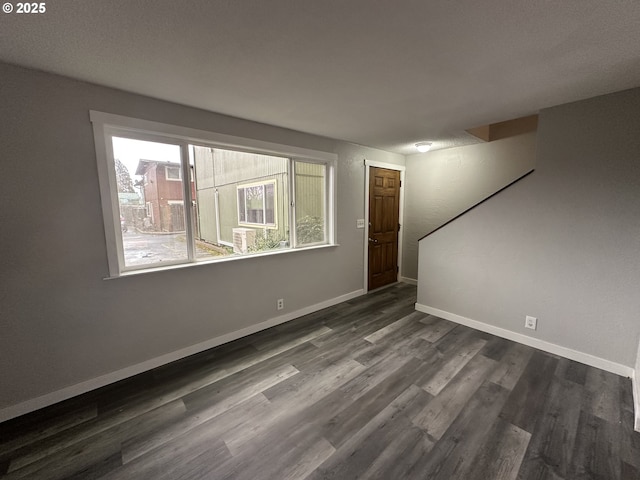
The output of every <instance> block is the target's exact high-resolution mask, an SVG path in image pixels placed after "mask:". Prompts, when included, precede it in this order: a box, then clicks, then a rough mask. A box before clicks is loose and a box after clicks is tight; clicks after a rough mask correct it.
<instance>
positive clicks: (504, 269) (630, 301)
mask: <svg viewBox="0 0 640 480" xmlns="http://www.w3.org/2000/svg"><path fill="white" fill-rule="evenodd" d="M638 132H640V89H634V90H629V91H625V92H619V93H615V94H611V95H607V96H602V97H597V98H593V99H589V100H585V101H582V102H577V103H572V104H567V105H562V106H558V107H554V108H550V109H547V110H544V111H542V112H541V114H540V123H539V126H538V134H537V137H538V138H537V158H536V170H535V171H534V172H533V173H532V174H531V175H529V176H527V177H526V178H524V179H523V180H521V181H520V182H518V183H516V184H515V185H513V186H512V187H510V188H508V189H506V190H504V191H503V192H501V193H500V194H498V195H496V196H494V197H492V198H490V199H489V200H487V201H486V202H485V203H483V204H481V205H479V206H478V207H477V208H475V209H473V210H471V211H470V212H469V213H467V214H466V215H463V216H462V217H460V218H458V219H457V220H455V221H453V222H452V223H450V224H449V225H447V226H446V227H445V228H443V229H441V230H438V231H437V232H435V233H434V234H433V235H430V236H428V237H426V238H425V239H423V240H422V241H421V242H420V262H419V276H418V279H419V284H418V303H419V304H421V305H424V306H429V307H433V308H437V309H439V310H442V311H445V312H450V313H452V314H455V315H458V316H460V317H464V318H468V319H472V320H474V321H478V322H482V323H484V324H488V325H491V326H493V327H497V328H501V329H504V330H508V331H512V332H517V333H519V334H523V335H529V336H530V337H533V338H535V339H539V340H541V341H544V342H548V343H552V344H556V345H558V346H561V347H564V348H566V349H572V350H575V351H577V352H582V353H585V354H588V355H591V356H594V357H598V358H601V359H604V360H607V361H608V362H614V363H617V364H619V365H622V366H625V367H626V368H627V369H628V368H633V367H634V364H635V361H636V351H637V348H638V340H639V338H640V323H639V322H638V320H637V315H638V310H639V309H640V296H638V291H640V255H638V239H639V238H640V215H638V212H639V211H640V162H638V159H639V158H640V135H638ZM525 315H532V316H535V317H538V328H537V330H536V331H531V330H525V329H524V319H525Z"/></svg>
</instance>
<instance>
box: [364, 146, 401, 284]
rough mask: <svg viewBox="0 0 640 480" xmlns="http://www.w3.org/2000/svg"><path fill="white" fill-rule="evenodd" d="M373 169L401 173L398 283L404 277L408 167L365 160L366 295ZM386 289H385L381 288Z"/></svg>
mask: <svg viewBox="0 0 640 480" xmlns="http://www.w3.org/2000/svg"><path fill="white" fill-rule="evenodd" d="M371 167H378V168H386V169H387V170H397V171H399V172H400V206H399V208H398V210H399V212H398V221H399V222H400V230H398V260H397V261H398V267H399V269H398V275H397V278H396V281H399V280H400V279H401V278H403V277H402V262H401V260H402V237H403V234H404V186H405V183H404V173H405V170H406V167H405V166H404V165H396V164H395V163H386V162H378V161H376V160H367V159H365V160H364V172H365V174H364V282H363V283H364V293H367V292H368V291H369V177H370V171H371ZM380 288H384V287H380Z"/></svg>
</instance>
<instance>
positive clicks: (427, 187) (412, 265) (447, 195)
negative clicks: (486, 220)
mask: <svg viewBox="0 0 640 480" xmlns="http://www.w3.org/2000/svg"><path fill="white" fill-rule="evenodd" d="M535 140H536V134H535V133H527V134H522V135H518V136H515V137H511V138H507V139H503V140H496V141H494V142H490V143H479V144H476V145H468V146H464V147H457V148H449V149H446V150H436V151H434V152H427V153H422V154H417V155H411V156H409V157H407V165H406V167H407V170H406V177H405V184H406V191H405V210H404V226H405V231H404V235H405V236H404V239H403V253H402V257H403V258H402V272H401V273H402V275H403V276H404V277H408V278H413V279H415V278H417V275H418V240H419V239H420V238H422V237H423V236H424V235H426V234H427V233H429V232H431V231H433V230H435V229H436V228H437V227H439V226H441V225H443V224H444V223H446V222H447V221H449V220H451V219H452V218H454V217H455V216H456V215H459V214H460V213H462V212H464V211H465V210H466V209H468V208H469V207H471V206H473V205H475V204H477V203H478V202H479V201H481V200H484V199H485V198H487V197H488V196H490V195H492V194H493V193H495V192H497V191H498V190H500V189H501V188H503V187H504V186H505V185H508V184H509V183H511V182H513V181H514V180H515V179H517V178H519V177H520V176H522V175H523V174H525V173H526V172H528V171H530V170H531V169H532V168H533V167H534V163H535Z"/></svg>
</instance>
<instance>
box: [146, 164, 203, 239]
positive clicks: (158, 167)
mask: <svg viewBox="0 0 640 480" xmlns="http://www.w3.org/2000/svg"><path fill="white" fill-rule="evenodd" d="M135 174H136V175H139V176H141V177H142V188H143V191H144V199H145V205H146V208H147V212H146V213H147V219H148V222H147V224H148V225H149V226H150V227H151V229H152V230H155V231H158V232H181V231H184V228H185V225H184V200H183V198H184V194H183V189H182V170H181V169H180V165H179V164H178V163H175V162H161V161H158V160H143V159H141V160H140V161H139V162H138V167H137V168H136V173H135ZM191 190H192V194H193V195H195V190H194V186H193V180H192V181H191Z"/></svg>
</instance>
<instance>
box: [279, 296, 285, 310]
mask: <svg viewBox="0 0 640 480" xmlns="http://www.w3.org/2000/svg"><path fill="white" fill-rule="evenodd" d="M283 308H284V298H279V299H278V310H282V309H283Z"/></svg>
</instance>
